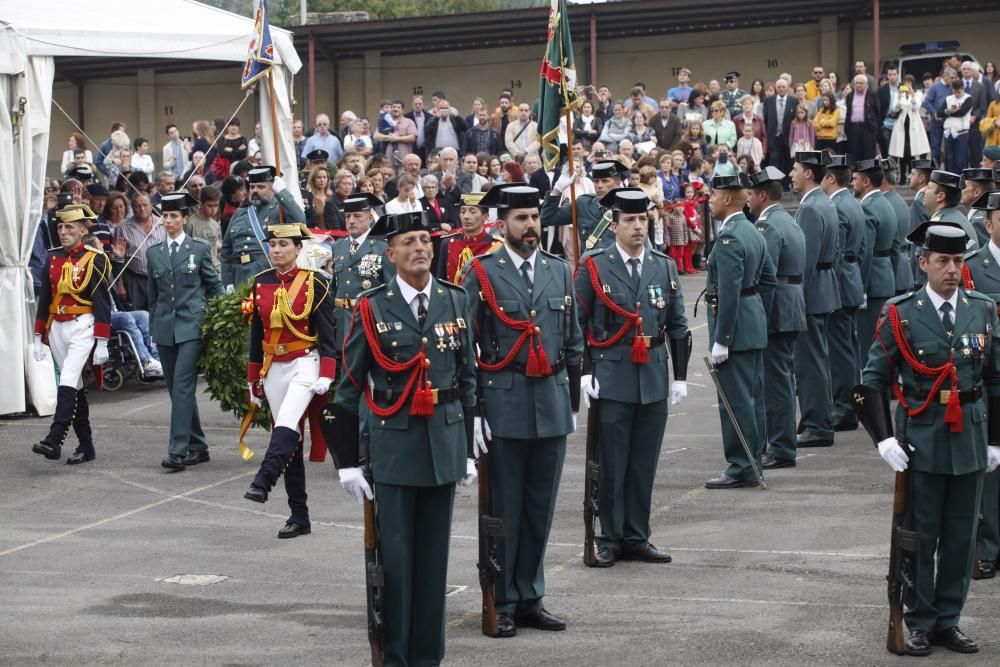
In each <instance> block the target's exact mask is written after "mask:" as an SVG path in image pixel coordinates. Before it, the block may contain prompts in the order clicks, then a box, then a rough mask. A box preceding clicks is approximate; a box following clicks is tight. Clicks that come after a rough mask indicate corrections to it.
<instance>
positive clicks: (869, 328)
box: [854, 297, 888, 370]
mask: <svg viewBox="0 0 1000 667" xmlns="http://www.w3.org/2000/svg"><path fill="white" fill-rule="evenodd" d="M887 300H888V299H886V298H884V297H883V298H878V299H872V298H869V299H868V307H867V308H865V309H864V310H862V309H861V308H858V309H857V310H856V311H855V312H854V327H855V330H856V332H857V335H858V350H857V355H858V368H859V369H861V370H864V368H865V364H867V363H868V351H869V350H870V349H871V348H872V340H873V339H874V337H875V327H876V325H878V317H879V315H880V314H881V313H882V307H883V306H884V305H885V302H886V301H887Z"/></svg>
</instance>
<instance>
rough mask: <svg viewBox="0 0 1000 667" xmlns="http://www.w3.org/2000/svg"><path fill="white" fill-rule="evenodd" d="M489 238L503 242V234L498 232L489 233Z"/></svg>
mask: <svg viewBox="0 0 1000 667" xmlns="http://www.w3.org/2000/svg"><path fill="white" fill-rule="evenodd" d="M490 238H491V239H493V240H494V241H500V243H503V234H500V233H495V234H490Z"/></svg>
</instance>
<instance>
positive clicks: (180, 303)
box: [146, 235, 225, 345]
mask: <svg viewBox="0 0 1000 667" xmlns="http://www.w3.org/2000/svg"><path fill="white" fill-rule="evenodd" d="M169 244H170V239H169V238H168V239H167V240H166V241H165V242H163V243H157V244H156V245H152V246H149V248H147V249H146V266H147V267H148V268H147V270H148V271H149V333H150V335H151V336H152V338H153V342H155V343H156V344H157V345H177V344H179V343H183V342H186V341H189V340H198V339H199V338H200V337H201V333H200V327H201V318H202V316H203V315H204V314H205V303H206V296H207V297H208V298H214V297H217V296H221V295H222V294H224V293H225V291H224V290H223V288H222V283H221V282H220V281H219V274H218V273H216V272H215V264H213V263H212V249H211V248H209V247H208V244H207V243H205V242H204V241H202V240H201V239H193V238H191V237H190V236H187V235H185V236H184V242H183V243H182V244H181V246H180V249H179V250H178V251H177V252H176V253H175V254H174V256H173V258H171V257H170V250H169Z"/></svg>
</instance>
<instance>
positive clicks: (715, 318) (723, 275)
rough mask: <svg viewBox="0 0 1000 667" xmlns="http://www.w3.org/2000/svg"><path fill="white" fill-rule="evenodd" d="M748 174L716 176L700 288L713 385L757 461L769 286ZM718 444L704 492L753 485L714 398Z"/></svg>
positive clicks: (770, 273) (770, 268) (770, 267)
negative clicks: (721, 464) (723, 463)
mask: <svg viewBox="0 0 1000 667" xmlns="http://www.w3.org/2000/svg"><path fill="white" fill-rule="evenodd" d="M749 186H750V180H749V178H748V177H747V175H746V174H744V173H743V172H739V173H738V174H736V175H735V176H715V177H713V178H712V196H711V198H710V199H709V208H710V209H711V211H712V216H713V217H715V218H717V219H719V220H722V226H721V227H720V228H719V235H718V237H717V238H716V242H715V245H714V246H713V247H712V252H711V253H710V254H709V256H708V279H707V284H706V287H705V290H706V291H705V293H706V302H707V303H708V306H709V307H708V338H709V349H710V353H709V356H710V358H711V361H712V363H713V364H715V365H716V367H717V368H718V377H719V383H720V384H721V385H722V389H723V391H724V392H725V393H726V396H727V397H728V399H729V403H730V405H731V406H732V409H733V413H734V414H735V416H736V420H737V422H738V423H739V427H740V430H741V431H742V432H743V435H744V437H746V439H747V446H748V447H749V449H750V451H751V452H752V453H753V456H754V458H755V459H756V463H757V466H758V467H759V466H760V464H761V453H762V452H763V449H764V443H765V441H766V435H765V409H764V349H765V348H766V347H767V313H766V311H765V309H764V301H763V298H765V297H768V296H769V295H770V294H771V292H772V291H773V290H774V288H775V285H776V284H777V281H776V279H775V272H774V264H773V263H772V262H771V258H770V256H769V255H768V252H767V244H766V243H765V242H764V239H763V237H762V236H761V235H760V233H759V232H758V231H757V230H756V228H755V227H754V226H753V224H752V223H751V222H750V221H749V220H748V219H747V217H746V216H745V215H744V214H743V206H744V204H746V201H747V194H746V190H745V188H747V187H749ZM719 417H720V419H721V422H722V447H723V451H724V452H725V455H726V460H727V461H728V462H729V466H728V467H727V468H726V470H725V472H723V473H722V474H721V475H719V476H718V477H716V478H714V479H710V480H708V481H707V482H706V483H705V487H706V488H709V489H734V488H741V487H755V486H757V485H758V482H757V479H756V477H755V476H754V474H753V466H751V464H750V460H749V459H748V458H747V456H746V454H745V453H744V451H743V445H742V444H740V439H739V436H738V435H737V434H736V429H735V428H734V427H733V423H732V420H731V419H730V417H729V414H728V413H727V412H726V410H725V408H724V407H723V405H722V402H721V401H720V404H719Z"/></svg>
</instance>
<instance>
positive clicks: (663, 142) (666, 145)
mask: <svg viewBox="0 0 1000 667" xmlns="http://www.w3.org/2000/svg"><path fill="white" fill-rule="evenodd" d="M659 106H660V110H659V112H658V113H657V114H656V115H655V116H653V117H652V118H651V119H650V121H649V126H650V127H651V128H653V133H654V134H655V135H656V145H657V146H659V147H660V148H663V149H666V150H670V149H671V148H673V147H674V144H675V143H677V140H678V139H680V138H681V121H680V120H679V119H678V118H677V114H675V113H674V112H673V105H672V104H671V103H670V100H669V99H667V98H664V99H662V100H660V104H659Z"/></svg>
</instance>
